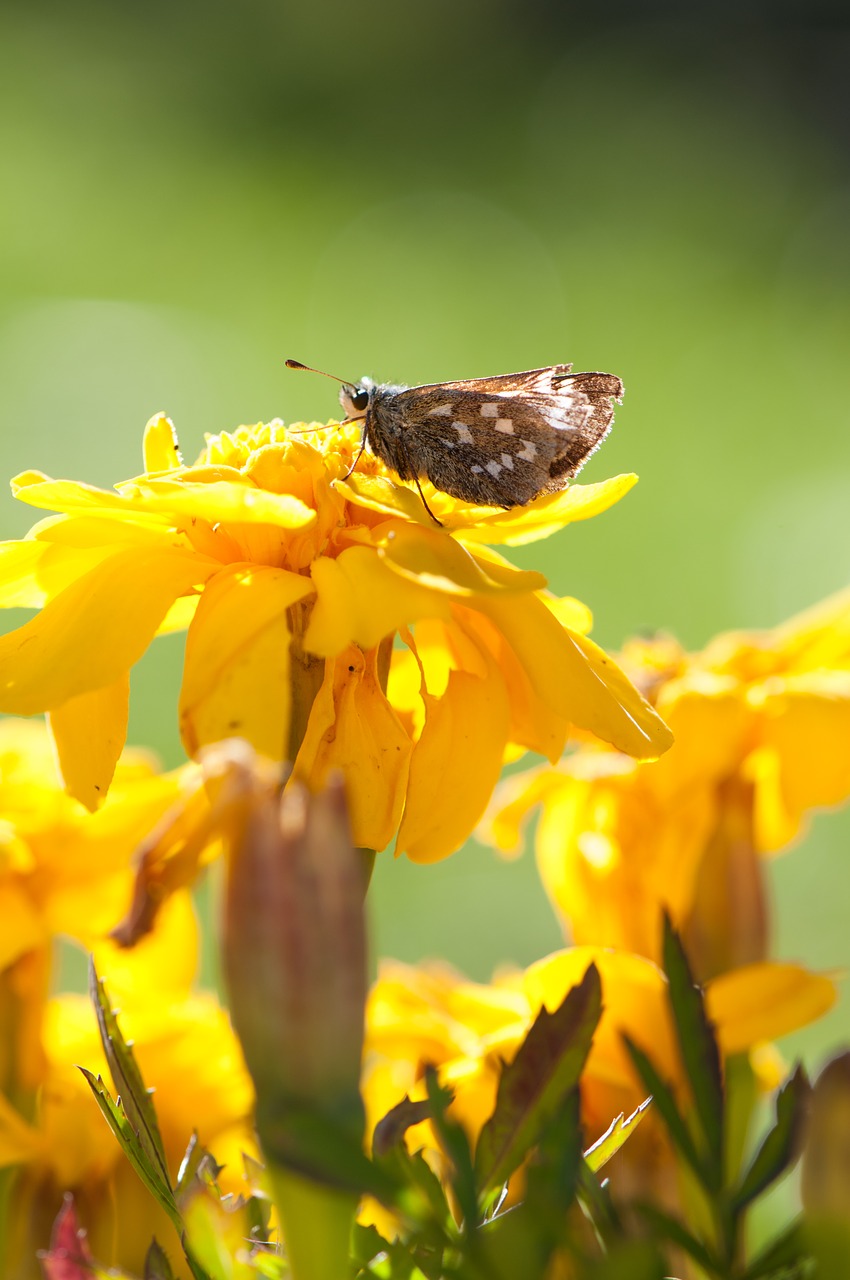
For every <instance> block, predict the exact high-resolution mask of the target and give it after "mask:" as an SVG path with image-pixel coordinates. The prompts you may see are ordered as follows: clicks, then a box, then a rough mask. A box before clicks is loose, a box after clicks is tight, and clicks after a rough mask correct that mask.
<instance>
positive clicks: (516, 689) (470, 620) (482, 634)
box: [426, 600, 570, 764]
mask: <svg viewBox="0 0 850 1280" xmlns="http://www.w3.org/2000/svg"><path fill="white" fill-rule="evenodd" d="M472 603H473V604H474V602H472ZM531 603H532V606H534V605H535V604H536V603H537V602H536V601H534V600H532V601H531ZM525 604H526V601H525V600H523V601H518V602H517V608H518V609H519V608H523V607H524V606H525ZM546 607H547V608H548V604H547V606H546ZM453 613H454V617H455V619H456V620H457V622H459V623H460V626H461V627H462V628H463V630H464V631H467V632H469V633H470V634H471V635H473V636H475V637H476V638H477V639H478V640H479V641H480V642H482V643H484V644H485V645H486V646H487V649H488V650H489V652H490V654H491V655H492V657H493V659H494V660H495V663H496V666H497V667H498V668H499V670H500V671H501V673H502V679H503V680H504V682H505V687H506V689H507V691H508V700H509V702H510V708H511V729H510V741H511V743H514V744H517V745H518V746H519V747H522V748H524V749H525V750H527V751H536V752H538V754H539V755H542V756H546V757H547V759H549V760H551V761H552V763H553V764H554V763H555V761H556V760H559V759H560V758H561V755H562V754H563V750H564V745H565V743H566V740H567V733H568V731H569V729H570V724H569V722H568V721H567V720H566V719H565V717H564V716H563V714H562V713H561V711H560V709H559V708H558V707H557V706H554V705H553V704H552V701H551V699H550V698H549V696H548V693H547V692H546V690H545V688H544V689H543V692H542V693H541V692H540V691H539V690H540V689H541V688H542V686H540V685H538V688H535V687H534V686H533V685H532V678H533V673H532V672H530V671H528V670H527V669H526V667H525V666H524V665H523V661H522V659H521V657H520V656H519V655H518V654H517V653H516V652H515V651H514V650H513V649H512V648H511V645H510V644H509V643H508V641H507V639H506V637H505V636H504V635H503V634H502V632H501V631H500V630H499V628H498V627H497V626H495V625H494V624H493V623H492V622H491V621H490V619H489V618H486V617H484V616H483V615H482V614H481V613H478V612H476V611H475V609H474V608H464V607H463V606H455V608H454V610H453ZM426 666H427V664H426ZM520 754H521V752H520Z"/></svg>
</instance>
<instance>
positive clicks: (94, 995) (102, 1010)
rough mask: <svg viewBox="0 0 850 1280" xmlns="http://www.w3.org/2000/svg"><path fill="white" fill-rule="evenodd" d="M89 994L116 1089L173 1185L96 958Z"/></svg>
mask: <svg viewBox="0 0 850 1280" xmlns="http://www.w3.org/2000/svg"><path fill="white" fill-rule="evenodd" d="M89 994H90V996H91V1000H92V1004H93V1005H94V1009H95V1013H96V1015H97V1023H98V1028H99V1030H100V1038H101V1042H102V1044H103V1051H104V1053H105V1054H106V1061H107V1062H108V1064H109V1071H110V1074H111V1075H112V1082H113V1084H114V1085H115V1091H116V1093H117V1094H118V1095H119V1097H120V1100H121V1103H122V1105H123V1107H124V1111H125V1113H126V1115H127V1118H128V1119H129V1121H130V1123H131V1124H132V1126H133V1128H134V1129H135V1131H136V1133H137V1135H138V1141H139V1143H140V1144H141V1147H142V1149H143V1151H144V1152H145V1154H146V1156H147V1159H148V1161H149V1162H150V1164H152V1165H154V1166H155V1167H156V1168H157V1169H158V1170H159V1176H160V1179H161V1181H162V1183H163V1184H164V1185H165V1186H167V1187H169V1188H170V1186H171V1180H170V1178H169V1176H168V1162H167V1161H166V1158H165V1148H164V1146H163V1143H162V1137H161V1136H160V1132H159V1125H158V1123H157V1119H156V1112H155V1111H154V1106H153V1102H152V1100H151V1095H150V1093H149V1092H148V1090H147V1089H146V1087H145V1082H144V1080H143V1079H142V1073H141V1072H140V1071H139V1068H138V1066H137V1064H136V1059H135V1058H134V1056H133V1050H132V1048H131V1046H130V1045H129V1044H128V1043H127V1041H126V1040H125V1039H124V1037H123V1035H122V1034H121V1030H120V1028H119V1026H118V1021H117V1019H116V1017H115V1014H114V1013H113V1011H112V1006H111V1005H110V1003H109V1000H108V998H107V995H106V991H105V989H104V985H103V983H102V982H101V980H100V979H99V978H98V976H97V971H96V969H95V967H94V959H93V958H90V960H89Z"/></svg>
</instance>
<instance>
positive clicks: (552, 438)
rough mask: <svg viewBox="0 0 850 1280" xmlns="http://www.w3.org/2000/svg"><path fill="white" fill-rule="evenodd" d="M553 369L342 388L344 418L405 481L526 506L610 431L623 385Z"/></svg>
mask: <svg viewBox="0 0 850 1280" xmlns="http://www.w3.org/2000/svg"><path fill="white" fill-rule="evenodd" d="M571 368H572V366H571V365H568V364H564V365H554V366H552V367H550V368H546V369H532V370H529V371H527V372H525V373H508V374H501V375H498V376H496V377H492V378H471V379H469V380H467V381H464V382H437V383H432V384H428V385H425V386H420V387H403V386H394V385H389V384H386V385H375V384H374V383H372V382H371V381H370V380H369V379H366V378H364V379H363V380H362V382H360V383H358V384H357V385H356V386H355V385H351V384H348V383H346V384H343V387H342V391H341V392H340V401H341V403H342V406H343V408H344V410H345V413H346V417H347V418H349V419H351V420H354V421H362V422H363V440H364V444H365V445H366V447H368V448H369V449H370V450H371V452H372V453H374V454H375V455H376V456H377V457H378V458H380V459H381V460H382V461H383V462H384V463H385V464H386V465H387V466H388V467H390V468H391V469H392V470H393V471H395V472H396V473H397V475H398V476H399V478H400V479H402V480H414V481H416V482H417V484H418V482H419V480H420V479H427V480H429V481H430V482H431V484H432V485H433V486H434V487H435V488H436V489H440V490H442V491H443V492H444V493H448V494H451V495H452V497H455V498H459V499H460V500H461V501H464V502H471V503H478V504H481V505H486V506H495V507H505V508H508V507H515V506H522V505H524V504H525V503H527V502H530V501H531V500H532V498H536V497H539V496H540V495H541V494H544V493H551V492H554V491H556V490H558V489H562V488H563V487H564V486H565V484H566V483H567V481H568V480H569V479H570V478H571V477H573V476H575V475H576V474H577V473H578V471H579V470H580V469H581V467H582V466H583V465H584V463H585V462H586V460H587V459H588V458H589V457H590V455H591V454H592V453H593V452H594V451H595V450H596V449H597V448H598V447H599V445H600V444H601V443H602V441H603V440H604V439H605V436H606V435H607V434H608V432H609V430H610V429H611V423H612V421H613V417H614V402H615V401H616V402H618V403H619V401H620V400H621V399H622V395H623V384H622V382H621V381H620V379H619V378H618V377H616V376H615V375H614V374H610V373H572V372H571Z"/></svg>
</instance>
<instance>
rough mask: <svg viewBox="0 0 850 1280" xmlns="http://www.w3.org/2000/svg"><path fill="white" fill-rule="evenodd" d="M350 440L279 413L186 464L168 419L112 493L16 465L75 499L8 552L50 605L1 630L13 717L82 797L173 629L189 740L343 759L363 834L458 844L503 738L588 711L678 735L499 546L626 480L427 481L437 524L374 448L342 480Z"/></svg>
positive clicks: (594, 727)
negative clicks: (181, 657) (47, 727)
mask: <svg viewBox="0 0 850 1280" xmlns="http://www.w3.org/2000/svg"><path fill="white" fill-rule="evenodd" d="M358 443H359V431H358V430H357V428H355V427H340V426H339V425H334V427H333V429H328V428H322V427H320V426H318V425H315V426H314V427H312V428H304V427H300V428H293V429H287V428H286V427H284V426H283V424H282V423H280V422H272V423H269V424H266V425H263V424H260V425H257V426H254V427H240V428H239V429H238V430H237V431H235V432H233V433H232V434H222V435H220V436H215V437H211V438H210V439H209V441H208V444H207V447H206V449H205V450H204V452H203V454H202V455H201V457H200V458H199V459H198V461H197V462H196V463H195V465H194V466H184V465H182V463H181V461H180V456H179V453H178V451H177V446H176V441H175V437H174V433H173V428H172V426H171V424H170V422H169V421H168V420H167V419H166V418H164V417H162V416H160V417H158V418H154V419H152V420H151V422H150V423H149V424H148V427H147V430H146V432H145V446H144V449H145V474H144V475H142V476H140V477H138V478H136V479H133V480H129V481H126V482H125V483H123V484H120V485H118V486H117V492H114V493H110V492H105V491H103V490H100V489H96V488H93V487H91V486H89V485H85V484H77V483H72V482H70V481H64V480H60V481H54V480H50V479H47V478H46V477H45V476H43V475H40V474H37V473H27V474H24V475H22V476H19V477H18V478H17V479H16V481H15V482H14V485H13V488H14V492H15V494H16V496H17V497H18V498H20V499H21V500H23V501H25V502H28V503H30V504H31V505H33V506H36V507H42V508H46V509H48V510H51V511H54V512H59V513H61V514H59V515H53V516H50V517H48V518H47V519H45V520H43V521H42V522H41V523H39V524H37V525H36V526H35V527H34V528H33V529H32V530H31V532H30V534H29V536H28V537H27V538H26V539H24V540H23V541H21V542H12V543H6V544H4V545H2V546H0V601H2V603H3V604H4V605H6V606H11V605H18V606H28V607H37V608H40V610H41V612H40V613H39V614H38V615H37V616H36V617H34V618H33V619H32V620H31V621H29V622H27V623H26V624H25V625H24V626H22V627H20V628H19V629H18V630H16V631H13V632H11V633H10V634H8V635H6V636H3V637H0V710H2V711H6V712H9V713H12V714H17V715H31V714H34V713H36V712H41V711H46V712H48V713H49V715H50V723H51V730H52V733H53V736H54V739H55V741H56V746H57V750H58V755H59V759H60V762H61V765H62V770H63V774H64V777H65V782H66V785H67V786H68V789H69V791H70V792H71V794H73V795H75V796H76V797H77V798H78V799H80V800H82V802H83V803H84V804H86V805H87V806H88V807H89V808H95V807H96V805H97V804H98V802H99V800H100V799H101V798H102V796H103V795H105V794H106V791H107V789H108V787H109V784H110V780H111V777H112V772H113V769H114V766H115V762H116V760H117V758H118V756H119V754H120V750H121V746H122V744H123V742H124V739H125V736H126V725H127V706H128V677H129V671H130V668H131V667H132V665H133V664H134V663H135V662H136V661H137V660H138V658H139V657H140V656H141V655H142V653H143V652H144V651H145V649H146V648H147V647H148V645H149V643H150V642H151V640H152V639H153V637H154V636H155V635H157V634H162V633H163V632H167V631H173V630H175V629H179V628H183V627H187V628H188V634H187V641H186V657H185V665H184V672H183V686H182V690H181V693H180V706H179V715H180V729H181V733H182V737H183V742H184V744H185V747H186V750H187V752H188V754H189V755H190V756H194V755H195V754H196V753H197V751H198V750H199V749H200V748H201V747H203V746H205V745H207V744H209V743H213V742H216V741H219V740H220V739H222V738H227V737H232V736H234V735H238V736H241V737H244V738H245V739H247V740H248V741H249V742H250V743H251V744H252V746H254V747H255V748H256V750H258V751H259V752H261V753H262V754H264V755H265V756H267V757H269V758H270V759H277V760H279V759H283V760H290V761H294V768H295V773H296V775H297V776H299V777H301V778H303V779H304V780H305V781H307V782H308V783H309V785H311V786H312V787H314V788H317V787H319V786H321V785H322V784H323V783H324V781H325V779H326V778H327V777H328V775H329V773H330V772H331V771H332V770H334V769H337V770H340V771H341V772H342V773H343V775H344V776H345V778H346V780H347V781H348V784H349V803H350V806H351V812H352V821H353V825H354V833H355V839H356V841H357V842H358V844H360V845H362V846H364V847H367V848H371V849H382V848H383V847H384V846H385V845H387V844H388V843H389V841H390V840H391V839H392V838H393V836H394V835H395V834H396V833H397V832H398V845H397V850H398V852H407V853H408V854H409V856H410V857H412V858H415V859H419V860H423V861H428V860H433V859H435V858H441V857H444V856H446V855H447V854H449V853H451V852H453V851H454V850H455V849H456V848H458V847H459V846H460V845H461V844H462V842H463V840H464V839H465V838H466V836H467V835H468V834H469V833H470V831H471V829H472V827H473V826H474V824H475V823H476V822H477V821H478V819H479V818H480V816H481V814H482V812H483V810H484V808H485V806H486V804H487V801H488V799H489V797H490V794H491V792H492V788H493V786H494V784H495V782H496V779H497V777H498V773H499V770H500V768H501V764H502V760H503V757H504V754H505V750H506V749H507V747H508V746H509V744H517V745H518V746H520V747H522V748H527V749H530V750H534V751H538V752H541V753H542V754H543V755H545V756H547V757H548V758H549V759H550V760H553V761H554V760H556V759H557V758H558V757H559V755H560V754H561V751H562V750H563V747H564V743H565V741H566V738H567V735H568V734H569V733H570V732H571V730H572V728H573V727H574V726H575V727H578V728H579V729H581V730H585V731H589V732H591V733H593V734H596V735H598V736H600V737H601V738H602V739H604V740H605V741H607V742H610V743H612V744H613V745H614V746H616V747H617V749H618V750H621V751H625V752H627V753H629V754H634V755H637V756H641V757H649V756H657V755H658V754H659V753H660V752H662V751H664V750H666V748H667V747H668V746H669V744H670V741H671V738H670V734H669V731H668V730H667V728H666V726H665V725H664V723H663V721H662V720H661V719H660V718H659V717H658V715H657V714H656V713H655V711H654V710H653V709H652V708H651V707H650V706H649V705H648V704H647V703H646V702H645V701H644V699H643V698H642V697H641V696H640V694H638V693H637V691H636V690H635V689H634V688H633V687H632V686H631V684H630V683H629V682H628V680H627V679H626V678H625V676H624V675H623V673H622V672H621V671H620V670H619V668H618V667H617V666H616V664H614V663H613V662H612V661H611V660H610V658H608V657H607V656H606V655H605V654H604V653H603V652H602V651H601V650H600V649H598V648H597V647H596V646H595V645H594V644H593V643H592V641H590V640H589V639H588V638H587V636H586V634H585V633H586V631H587V629H588V626H589V615H588V612H587V610H586V609H585V608H584V607H583V606H582V605H580V604H578V603H577V602H576V601H572V600H557V599H554V598H553V597H551V596H550V595H549V594H548V593H547V592H546V591H545V590H544V588H545V585H546V584H545V579H544V578H543V577H542V576H541V575H540V574H539V573H536V572H533V571H521V570H518V569H516V568H514V567H513V566H512V565H510V564H509V563H508V562H507V561H506V560H505V559H504V558H503V557H501V556H500V555H499V554H498V553H497V552H495V551H494V550H492V544H499V543H502V544H516V543H522V542H529V541H533V540H534V539H535V538H539V537H543V536H545V535H547V534H548V533H550V532H552V531H553V530H555V529H557V528H560V527H562V526H564V525H566V524H568V523H569V522H571V521H573V520H580V519H586V518H588V517H590V516H592V515H594V514H596V513H597V512H599V511H602V510H604V509H605V508H606V507H608V506H610V505H611V504H612V503H613V502H615V501H617V500H618V499H619V498H620V497H621V496H622V495H623V494H624V493H625V492H626V491H627V490H628V489H629V488H630V487H631V485H632V483H633V481H634V477H632V476H620V477H617V478H615V479H613V480H610V481H607V482H605V483H602V484H598V485H590V486H580V485H574V486H572V487H570V488H569V489H567V490H565V491H564V492H562V493H558V494H554V495H548V496H546V497H544V498H540V499H538V500H537V501H535V502H533V503H531V504H530V505H529V506H528V507H525V508H522V509H520V510H515V511H507V512H506V511H502V510H499V509H491V508H481V507H469V506H464V505H463V504H462V503H459V502H456V501H455V500H454V499H451V498H448V497H447V496H446V495H445V494H439V493H437V492H431V491H430V488H429V487H428V486H426V490H427V492H426V497H427V500H428V503H429V506H430V507H431V508H432V510H433V511H434V512H435V514H436V515H437V517H438V518H439V520H440V521H441V523H442V527H436V526H435V524H434V522H433V520H432V518H431V517H430V516H429V515H428V513H427V511H426V510H425V508H424V506H423V504H422V500H421V499H420V497H419V496H418V494H417V493H416V492H415V491H413V490H412V489H408V488H405V487H404V486H399V485H398V484H397V483H395V482H394V481H393V479H392V477H391V475H390V474H389V473H387V471H386V469H385V468H384V467H383V464H381V463H379V462H378V461H377V460H375V459H372V458H369V457H368V455H364V457H363V460H362V461H361V462H360V463H359V464H358V470H357V473H356V474H353V475H351V476H348V471H349V468H350V466H351V463H352V461H353V459H354V456H355V452H356V448H357V445H358ZM346 477H347V478H346ZM485 544H491V545H489V546H488V545H485ZM411 628H415V632H414V631H412V630H411ZM396 643H398V644H400V645H401V646H402V647H401V648H394V645H395V644H396ZM93 729H95V730H96V731H95V732H93Z"/></svg>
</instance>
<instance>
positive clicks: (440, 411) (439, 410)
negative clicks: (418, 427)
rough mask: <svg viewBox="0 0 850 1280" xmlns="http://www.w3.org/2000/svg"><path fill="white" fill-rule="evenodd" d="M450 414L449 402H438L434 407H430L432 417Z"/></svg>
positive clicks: (449, 415)
mask: <svg viewBox="0 0 850 1280" xmlns="http://www.w3.org/2000/svg"><path fill="white" fill-rule="evenodd" d="M451 416H452V406H451V405H450V404H438V405H437V407H436V409H432V410H431V413H430V417H432V418H450V417H451Z"/></svg>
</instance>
